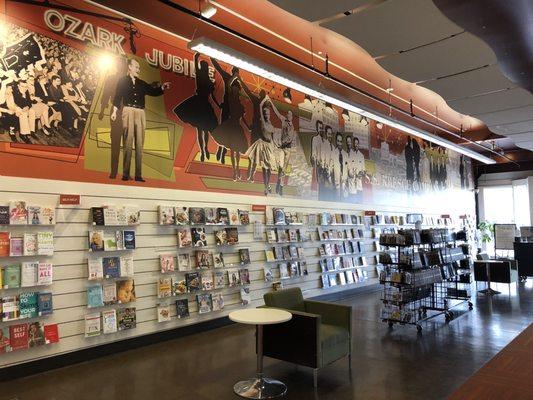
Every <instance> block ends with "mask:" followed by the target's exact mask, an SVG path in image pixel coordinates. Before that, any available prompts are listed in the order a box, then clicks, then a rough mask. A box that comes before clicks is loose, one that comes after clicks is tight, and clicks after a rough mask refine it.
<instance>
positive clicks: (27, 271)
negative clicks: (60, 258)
mask: <svg viewBox="0 0 533 400" xmlns="http://www.w3.org/2000/svg"><path fill="white" fill-rule="evenodd" d="M38 268H39V263H38V262H35V261H28V262H23V263H22V264H21V266H20V287H29V286H36V285H37V269H38Z"/></svg>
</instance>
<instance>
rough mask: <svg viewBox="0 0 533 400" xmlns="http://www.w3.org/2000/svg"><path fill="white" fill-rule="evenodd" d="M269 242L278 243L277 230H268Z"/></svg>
mask: <svg viewBox="0 0 533 400" xmlns="http://www.w3.org/2000/svg"><path fill="white" fill-rule="evenodd" d="M267 241H268V243H276V242H277V241H278V236H277V234H276V229H275V228H269V229H267Z"/></svg>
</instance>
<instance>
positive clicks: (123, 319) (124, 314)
mask: <svg viewBox="0 0 533 400" xmlns="http://www.w3.org/2000/svg"><path fill="white" fill-rule="evenodd" d="M117 325H118V330H119V331H123V330H126V329H133V328H135V327H136V326H137V315H136V309H135V307H126V308H119V309H118V310H117Z"/></svg>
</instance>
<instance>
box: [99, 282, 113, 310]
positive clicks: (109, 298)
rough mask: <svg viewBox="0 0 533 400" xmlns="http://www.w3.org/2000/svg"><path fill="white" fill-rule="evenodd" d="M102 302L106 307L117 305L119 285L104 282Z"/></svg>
mask: <svg viewBox="0 0 533 400" xmlns="http://www.w3.org/2000/svg"><path fill="white" fill-rule="evenodd" d="M102 300H103V302H104V305H105V306H110V305H112V304H116V303H117V284H116V283H115V282H104V283H103V284H102Z"/></svg>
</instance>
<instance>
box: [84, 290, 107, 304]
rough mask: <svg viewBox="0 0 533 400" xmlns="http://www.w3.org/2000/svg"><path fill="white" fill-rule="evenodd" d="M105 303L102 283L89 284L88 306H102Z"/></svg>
mask: <svg viewBox="0 0 533 400" xmlns="http://www.w3.org/2000/svg"><path fill="white" fill-rule="evenodd" d="M103 305H104V292H103V290H102V285H91V286H87V308H94V307H102V306H103Z"/></svg>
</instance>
